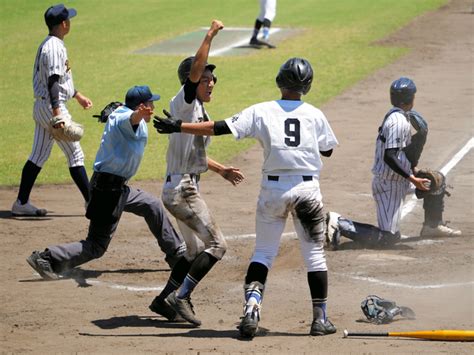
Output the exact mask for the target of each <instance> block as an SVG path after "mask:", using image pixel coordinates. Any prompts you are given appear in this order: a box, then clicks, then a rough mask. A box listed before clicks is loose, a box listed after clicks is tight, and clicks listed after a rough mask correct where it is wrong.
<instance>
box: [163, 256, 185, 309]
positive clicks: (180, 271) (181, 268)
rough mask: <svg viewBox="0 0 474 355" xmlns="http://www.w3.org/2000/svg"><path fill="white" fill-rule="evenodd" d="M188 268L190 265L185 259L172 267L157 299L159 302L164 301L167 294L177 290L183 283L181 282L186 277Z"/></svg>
mask: <svg viewBox="0 0 474 355" xmlns="http://www.w3.org/2000/svg"><path fill="white" fill-rule="evenodd" d="M190 267H191V263H190V262H189V261H187V260H186V259H185V258H181V259H180V260H179V261H178V262H177V263H176V265H175V266H174V267H173V270H171V274H170V277H169V279H168V282H167V283H166V286H165V288H164V289H163V291H161V293H160V294H159V295H158V297H157V298H158V299H159V300H164V299H165V298H166V297H168V295H169V294H171V293H172V292H173V291H175V290H177V289H178V288H179V286H181V284H182V283H183V280H184V278H185V277H186V274H187V273H188V271H189V268H190Z"/></svg>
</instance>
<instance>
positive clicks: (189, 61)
mask: <svg viewBox="0 0 474 355" xmlns="http://www.w3.org/2000/svg"><path fill="white" fill-rule="evenodd" d="M193 60H194V56H192V57H187V58H186V59H184V60H183V61H182V62H181V64H180V65H179V67H178V78H179V82H180V83H181V85H184V82H185V81H186V79H187V78H188V76H189V73H191V66H192V65H193ZM206 69H209V70H210V71H211V73H212V72H213V71H214V69H216V66H215V65H214V64H209V63H208V64H206ZM216 82H217V77H216V76H215V75H214V83H216Z"/></svg>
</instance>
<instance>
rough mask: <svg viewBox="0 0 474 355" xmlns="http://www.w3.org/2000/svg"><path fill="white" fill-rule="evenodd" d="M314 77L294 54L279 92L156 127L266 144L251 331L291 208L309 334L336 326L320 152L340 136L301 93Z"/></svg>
mask: <svg viewBox="0 0 474 355" xmlns="http://www.w3.org/2000/svg"><path fill="white" fill-rule="evenodd" d="M312 80H313V71H312V68H311V65H310V63H309V62H308V61H306V60H305V59H301V58H291V59H289V60H288V61H287V62H286V63H284V64H283V65H282V67H281V68H280V71H279V73H278V76H277V78H276V82H277V85H278V87H279V88H280V91H281V94H282V99H281V100H276V101H270V102H263V103H260V104H256V105H253V106H250V107H249V108H246V109H245V110H243V111H242V112H240V113H238V114H236V115H234V116H233V117H231V118H228V119H226V120H225V121H217V122H203V123H186V122H184V121H183V122H181V121H179V120H178V121H175V120H172V119H161V118H158V117H156V119H155V123H154V125H155V128H157V130H158V132H160V133H170V132H185V133H193V134H200V135H211V134H216V135H220V134H229V133H232V134H233V135H234V136H235V137H236V138H237V139H242V138H245V137H253V138H255V139H257V140H258V141H259V142H260V144H261V145H262V146H263V150H264V163H263V168H262V172H263V176H262V184H261V191H260V195H259V198H258V205H257V215H256V235H257V238H256V246H255V251H254V254H253V257H252V260H251V262H250V265H249V267H248V270H247V275H246V278H245V286H244V289H245V306H244V316H243V317H242V321H241V323H240V327H239V329H240V334H241V336H242V337H245V338H252V337H254V336H255V334H256V332H257V327H258V321H259V319H260V308H261V304H262V296H263V291H264V287H265V282H266V279H267V274H268V271H269V269H270V268H271V266H272V264H273V260H274V258H275V257H276V255H277V253H278V248H279V244H280V239H281V235H282V233H283V230H284V227H285V223H286V219H287V217H288V214H289V213H291V214H292V216H293V220H294V225H295V230H296V233H297V235H298V237H299V240H300V248H301V253H302V255H303V257H304V260H305V264H306V268H307V270H308V274H307V277H308V284H309V288H310V292H311V298H312V305H313V322H312V325H311V331H310V334H311V335H326V334H331V333H334V332H336V328H335V326H334V325H333V324H332V323H331V322H330V321H329V319H328V318H327V317H326V301H327V290H328V278H327V265H326V258H325V255H324V214H323V203H322V195H321V192H320V188H319V174H320V172H321V168H322V165H323V164H322V161H321V158H320V154H322V155H324V156H330V155H331V154H332V150H333V148H334V147H335V146H337V144H338V142H337V139H336V137H335V135H334V133H333V131H332V129H331V127H330V125H329V123H328V121H327V119H326V117H325V116H324V114H323V113H322V112H321V111H320V110H319V109H317V108H315V107H314V106H312V105H310V104H308V103H305V102H303V101H301V96H302V95H304V94H306V93H307V92H308V91H309V90H310V88H311V83H312ZM179 118H180V117H179V116H177V117H176V119H179Z"/></svg>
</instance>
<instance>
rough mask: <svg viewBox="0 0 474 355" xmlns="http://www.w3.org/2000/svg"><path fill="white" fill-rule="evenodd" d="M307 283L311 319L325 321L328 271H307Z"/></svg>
mask: <svg viewBox="0 0 474 355" xmlns="http://www.w3.org/2000/svg"><path fill="white" fill-rule="evenodd" d="M308 285H309V290H310V292H311V302H312V305H313V319H322V320H324V321H326V302H327V297H328V272H327V271H311V272H308Z"/></svg>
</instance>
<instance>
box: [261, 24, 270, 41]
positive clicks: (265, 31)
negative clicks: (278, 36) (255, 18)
mask: <svg viewBox="0 0 474 355" xmlns="http://www.w3.org/2000/svg"><path fill="white" fill-rule="evenodd" d="M268 37H270V29H269V28H268V27H264V28H263V39H264V40H267V39H268Z"/></svg>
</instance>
